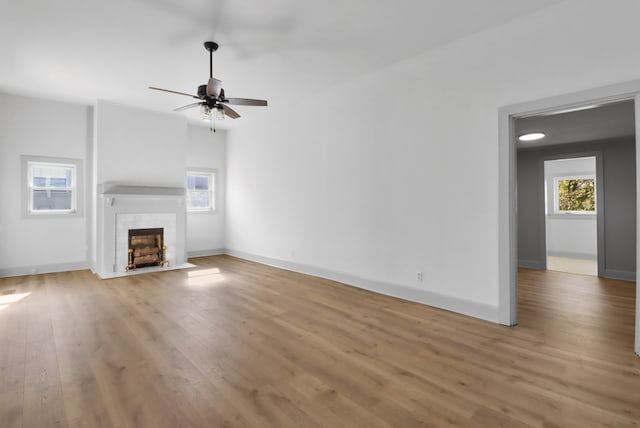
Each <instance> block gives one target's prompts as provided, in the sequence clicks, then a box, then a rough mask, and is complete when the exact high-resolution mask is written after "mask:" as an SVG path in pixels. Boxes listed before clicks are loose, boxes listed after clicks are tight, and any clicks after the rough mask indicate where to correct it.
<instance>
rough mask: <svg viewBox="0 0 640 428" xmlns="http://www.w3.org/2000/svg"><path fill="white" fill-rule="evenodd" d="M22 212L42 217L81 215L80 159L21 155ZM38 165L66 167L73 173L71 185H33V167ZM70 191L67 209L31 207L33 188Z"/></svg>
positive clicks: (25, 214) (26, 216)
mask: <svg viewBox="0 0 640 428" xmlns="http://www.w3.org/2000/svg"><path fill="white" fill-rule="evenodd" d="M21 160H22V162H21V163H22V196H23V198H22V200H23V203H22V207H23V210H22V214H23V217H25V218H43V217H76V216H81V215H82V207H83V203H82V200H83V198H82V188H83V186H82V177H83V175H82V161H81V160H80V159H69V158H54V157H44V156H22V159H21ZM38 165H44V166H51V167H60V166H61V167H68V168H71V169H72V171H73V173H72V177H71V186H70V187H66V188H60V187H55V188H54V187H47V186H33V175H32V174H33V167H35V166H38ZM61 189H67V190H70V191H71V209H68V210H35V209H34V208H33V193H34V190H61Z"/></svg>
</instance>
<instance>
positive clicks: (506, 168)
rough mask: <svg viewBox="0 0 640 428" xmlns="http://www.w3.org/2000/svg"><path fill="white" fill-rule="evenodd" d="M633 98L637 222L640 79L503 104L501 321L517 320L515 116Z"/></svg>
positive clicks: (639, 298) (639, 341)
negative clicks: (508, 104) (507, 104)
mask: <svg viewBox="0 0 640 428" xmlns="http://www.w3.org/2000/svg"><path fill="white" fill-rule="evenodd" d="M629 99H634V101H635V118H636V224H637V223H638V222H637V216H638V213H640V173H638V171H640V80H634V81H630V82H625V83H620V84H615V85H610V86H604V87H600V88H595V89H589V90H585V91H580V92H574V93H570V94H564V95H558V96H555V97H549V98H543V99H539V100H534V101H528V102H524V103H519V104H513V105H510V106H505V107H501V108H500V109H499V111H498V115H499V119H498V120H499V122H498V126H499V129H498V162H499V183H498V221H499V224H498V281H499V284H498V294H499V303H498V312H499V319H500V323H502V324H506V325H514V324H516V323H517V307H518V299H517V276H516V274H517V264H516V262H515V261H516V257H517V239H518V236H517V225H516V222H517V214H516V213H517V211H516V206H515V203H516V197H517V194H516V178H517V171H516V167H517V165H516V156H515V152H516V139H515V136H514V130H513V120H514V119H515V118H520V117H526V116H534V115H539V114H542V113H549V112H553V111H557V110H560V109H567V108H575V107H580V106H583V105H588V104H606V103H610V102H613V101H622V100H629ZM639 244H640V227H636V266H640V246H639ZM635 325H636V328H635V352H636V353H637V354H640V283H639V282H636V323H635Z"/></svg>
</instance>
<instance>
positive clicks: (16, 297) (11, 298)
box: [0, 293, 31, 311]
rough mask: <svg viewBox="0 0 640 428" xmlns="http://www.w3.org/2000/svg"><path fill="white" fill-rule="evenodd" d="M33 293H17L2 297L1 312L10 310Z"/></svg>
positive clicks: (0, 297) (0, 299)
mask: <svg viewBox="0 0 640 428" xmlns="http://www.w3.org/2000/svg"><path fill="white" fill-rule="evenodd" d="M29 294H31V293H15V294H5V295H1V296H0V311H2V310H3V309H6V308H8V307H9V306H10V305H11V304H13V303H16V302H19V301H20V300H22V299H24V298H25V297H27V296H28V295H29Z"/></svg>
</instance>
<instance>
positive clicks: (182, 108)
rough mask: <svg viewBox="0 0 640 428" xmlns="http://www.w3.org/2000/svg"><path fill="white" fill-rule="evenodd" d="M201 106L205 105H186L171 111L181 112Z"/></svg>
mask: <svg viewBox="0 0 640 428" xmlns="http://www.w3.org/2000/svg"><path fill="white" fill-rule="evenodd" d="M202 104H205V103H202V102H200V103H193V104H187V105H186V106H182V107H178V108H174V109H173V111H183V110H188V109H190V108H194V107H197V106H199V105H202Z"/></svg>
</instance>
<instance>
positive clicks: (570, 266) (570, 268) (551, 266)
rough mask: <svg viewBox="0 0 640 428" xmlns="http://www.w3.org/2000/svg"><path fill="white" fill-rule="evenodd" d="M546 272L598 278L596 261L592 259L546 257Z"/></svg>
mask: <svg viewBox="0 0 640 428" xmlns="http://www.w3.org/2000/svg"><path fill="white" fill-rule="evenodd" d="M547 270H553V271H558V272H566V273H576V274H579V275H592V276H598V261H597V260H594V259H574V258H570V257H556V256H547Z"/></svg>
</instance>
